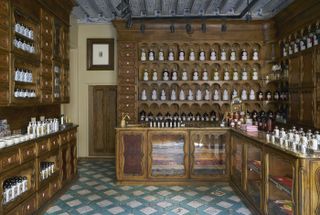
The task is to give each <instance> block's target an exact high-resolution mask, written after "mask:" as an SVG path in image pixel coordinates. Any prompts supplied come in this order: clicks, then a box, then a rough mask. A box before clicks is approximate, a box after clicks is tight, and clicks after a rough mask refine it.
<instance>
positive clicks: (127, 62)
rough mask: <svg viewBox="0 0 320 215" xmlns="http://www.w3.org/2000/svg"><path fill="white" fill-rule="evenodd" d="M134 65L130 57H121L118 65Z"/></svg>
mask: <svg viewBox="0 0 320 215" xmlns="http://www.w3.org/2000/svg"><path fill="white" fill-rule="evenodd" d="M134 65H135V61H134V60H133V59H131V58H128V59H122V60H120V61H119V66H120V67H122V66H134Z"/></svg>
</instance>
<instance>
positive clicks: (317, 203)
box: [309, 161, 320, 214]
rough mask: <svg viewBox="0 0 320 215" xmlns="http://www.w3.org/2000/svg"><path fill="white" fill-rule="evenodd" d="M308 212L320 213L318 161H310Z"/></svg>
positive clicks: (319, 165)
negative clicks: (309, 202)
mask: <svg viewBox="0 0 320 215" xmlns="http://www.w3.org/2000/svg"><path fill="white" fill-rule="evenodd" d="M309 175H310V176H311V178H310V181H311V186H310V192H311V193H310V200H311V205H310V212H309V213H310V214H320V162H319V161H315V162H311V171H310V173H309Z"/></svg>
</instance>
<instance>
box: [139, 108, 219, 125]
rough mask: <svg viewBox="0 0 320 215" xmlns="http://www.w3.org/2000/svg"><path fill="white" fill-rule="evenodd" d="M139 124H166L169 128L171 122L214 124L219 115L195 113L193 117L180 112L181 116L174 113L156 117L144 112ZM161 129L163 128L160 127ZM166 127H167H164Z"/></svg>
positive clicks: (214, 113)
mask: <svg viewBox="0 0 320 215" xmlns="http://www.w3.org/2000/svg"><path fill="white" fill-rule="evenodd" d="M139 115H140V122H152V123H154V122H155V123H156V124H158V122H159V123H160V125H162V122H163V123H164V124H165V125H166V122H168V123H169V127H170V125H171V122H172V123H174V122H191V121H197V122H201V121H202V122H216V121H219V114H216V112H215V111H211V112H210V113H209V114H208V113H204V114H202V115H201V114H200V113H196V114H195V115H193V114H192V113H191V112H190V113H188V114H187V113H184V112H182V113H181V114H178V113H174V114H172V115H171V114H170V113H169V112H168V113H166V114H165V115H164V116H163V115H162V114H161V113H158V114H157V115H156V116H155V115H153V114H152V113H151V112H150V113H148V115H147V114H146V112H145V111H141V112H140V114H139ZM162 127H163V126H162ZM165 127H168V126H165Z"/></svg>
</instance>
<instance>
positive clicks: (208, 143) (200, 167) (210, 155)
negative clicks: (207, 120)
mask: <svg viewBox="0 0 320 215" xmlns="http://www.w3.org/2000/svg"><path fill="white" fill-rule="evenodd" d="M192 142H193V145H194V164H193V169H192V173H193V174H194V175H222V174H225V171H226V145H225V135H218V134H215V135H209V134H202V135H201V134H198V135H194V136H193V140H192Z"/></svg>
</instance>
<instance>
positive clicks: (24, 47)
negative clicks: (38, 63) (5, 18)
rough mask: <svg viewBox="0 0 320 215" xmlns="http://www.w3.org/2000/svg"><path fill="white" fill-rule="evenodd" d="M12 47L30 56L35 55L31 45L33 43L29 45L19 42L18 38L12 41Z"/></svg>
mask: <svg viewBox="0 0 320 215" xmlns="http://www.w3.org/2000/svg"><path fill="white" fill-rule="evenodd" d="M13 45H14V46H15V47H16V48H17V49H21V50H23V51H25V52H28V53H30V54H34V53H36V49H35V47H34V45H33V43H29V42H26V41H23V40H21V39H20V38H18V39H17V38H15V39H14V40H13Z"/></svg>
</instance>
